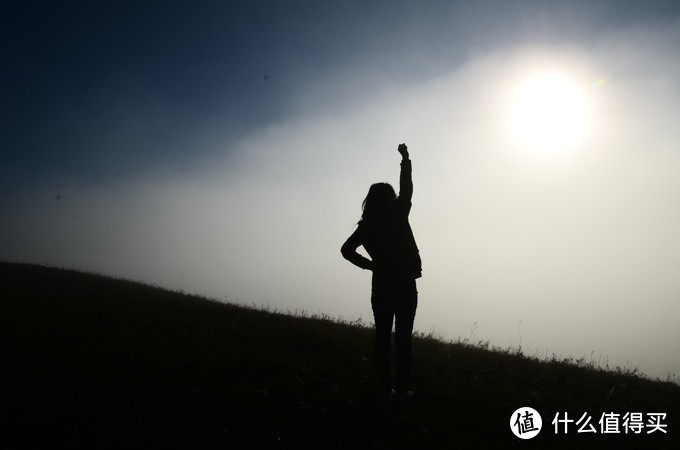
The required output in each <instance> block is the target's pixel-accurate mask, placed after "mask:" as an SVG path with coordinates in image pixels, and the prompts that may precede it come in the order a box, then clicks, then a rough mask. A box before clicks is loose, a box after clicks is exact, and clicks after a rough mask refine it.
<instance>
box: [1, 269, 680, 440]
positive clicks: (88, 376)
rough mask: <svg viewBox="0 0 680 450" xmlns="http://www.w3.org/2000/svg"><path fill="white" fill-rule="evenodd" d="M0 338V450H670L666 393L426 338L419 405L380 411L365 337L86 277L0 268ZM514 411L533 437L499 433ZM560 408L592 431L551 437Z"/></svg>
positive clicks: (635, 381) (417, 384) (679, 433)
mask: <svg viewBox="0 0 680 450" xmlns="http://www.w3.org/2000/svg"><path fill="white" fill-rule="evenodd" d="M0 329H1V330H2V336H3V338H2V354H1V360H0V371H1V374H2V385H1V386H2V391H1V398H0V405H1V406H0V408H1V409H0V412H1V413H2V416H3V417H5V419H3V423H2V427H1V429H0V430H1V431H0V449H15V448H25V449H35V448H46V449H47V448H49V449H55V448H74V449H97V448H119V449H124V448H187V449H218V448H219V449H230V448H281V449H286V448H290V449H297V448H312V447H313V448H418V449H420V448H432V449H450V448H482V449H483V448H654V449H664V448H668V449H671V448H680V387H679V386H678V385H676V384H672V383H668V382H661V381H651V380H647V379H643V378H640V377H637V376H634V375H631V374H626V373H621V371H618V372H617V371H603V370H599V369H594V368H592V367H583V364H581V366H578V365H575V364H569V363H567V362H565V361H558V360H553V361H537V360H535V359H532V358H527V357H525V356H522V355H518V354H513V352H509V351H492V350H488V349H484V348H480V346H476V347H475V346H466V345H462V344H450V343H443V342H440V341H437V340H435V339H432V338H426V337H425V338H419V339H416V341H415V342H414V352H415V360H414V362H415V364H414V366H415V370H416V372H415V374H414V378H415V379H414V389H415V390H416V391H417V397H416V398H415V399H414V400H413V401H411V402H409V403H404V404H400V403H380V402H379V401H377V400H376V399H375V398H374V397H373V395H372V387H373V381H374V380H373V372H372V365H371V361H370V354H371V345H372V334H371V330H370V329H366V328H364V327H362V326H359V325H358V324H354V325H352V324H342V323H337V322H334V321H332V320H329V319H321V318H301V317H291V316H288V315H282V314H274V313H269V312H263V311H256V310H253V309H248V308H242V307H238V306H234V305H225V304H221V303H216V302H211V301H208V300H206V299H201V298H198V297H193V296H189V295H183V294H179V293H174V292H168V291H165V290H161V289H158V288H154V287H150V286H145V285H141V284H137V283H133V282H129V281H121V280H115V279H111V278H105V277H101V276H96V275H90V274H83V273H78V272H72V271H65V270H59V269H53V268H45V267H38V266H29V265H17V264H6V263H0ZM522 406H530V407H532V408H534V409H536V410H537V411H538V412H539V413H540V414H541V416H542V418H543V422H544V423H543V430H542V431H541V432H540V433H539V435H538V436H537V437H535V438H533V439H532V440H520V439H518V438H516V437H515V436H514V435H513V434H512V432H511V430H510V418H511V416H512V413H513V411H515V410H516V409H517V408H519V407H522ZM565 412H566V413H567V414H568V418H569V419H574V420H578V419H579V418H580V417H581V416H582V415H583V414H584V413H587V416H591V421H590V424H592V425H593V427H594V429H596V431H597V432H596V433H578V432H577V431H578V428H579V427H577V426H576V425H575V424H574V423H571V424H570V425H569V429H568V433H567V434H565V433H564V432H563V429H562V428H561V429H560V432H559V433H557V434H556V433H555V431H554V428H553V425H552V424H551V422H552V420H553V418H554V416H555V414H556V413H560V418H564V413H565ZM633 412H639V413H642V414H643V416H642V417H643V420H644V427H643V429H642V432H641V433H640V434H633V433H632V431H631V432H629V433H628V434H626V433H625V430H624V426H623V422H624V420H623V416H624V415H625V414H626V413H633ZM603 413H607V414H609V413H614V414H612V415H610V416H607V417H608V419H607V420H606V421H608V422H609V426H610V429H613V428H614V425H618V426H617V427H616V428H618V430H619V433H607V434H604V433H601V425H600V424H599V423H598V422H599V420H600V418H601V417H602V414H603ZM651 413H666V414H667V416H666V417H665V418H664V419H663V420H662V421H661V423H662V424H663V425H665V430H666V433H662V432H660V431H654V432H652V433H648V431H650V430H651V428H650V427H649V424H648V423H647V422H648V420H649V418H650V417H652V416H650V414H651ZM616 414H619V416H616ZM587 416H586V419H587ZM586 428H588V427H586Z"/></svg>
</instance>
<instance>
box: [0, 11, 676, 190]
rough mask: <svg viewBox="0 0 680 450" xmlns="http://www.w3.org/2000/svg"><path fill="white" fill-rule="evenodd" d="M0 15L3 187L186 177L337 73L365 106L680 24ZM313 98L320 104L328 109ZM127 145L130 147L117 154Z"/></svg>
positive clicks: (290, 110) (411, 14)
mask: <svg viewBox="0 0 680 450" xmlns="http://www.w3.org/2000/svg"><path fill="white" fill-rule="evenodd" d="M3 8H4V10H5V11H4V12H3V18H4V19H3V26H2V41H3V43H4V45H3V54H4V55H5V61H6V62H5V66H4V70H3V72H2V75H1V76H2V79H1V80H0V81H1V82H2V86H3V113H2V114H3V115H2V122H3V133H2V138H1V139H2V142H1V144H2V148H3V159H4V160H5V164H3V166H4V170H3V179H5V180H7V179H8V178H10V179H13V180H14V181H18V178H21V179H24V180H25V179H26V177H28V178H32V177H34V176H43V175H46V176H51V177H53V178H60V177H78V178H81V177H82V178H92V179H100V178H101V177H102V176H104V177H124V176H128V175H129V174H130V173H137V172H140V171H141V172H144V171H145V170H147V169H148V168H149V167H154V166H158V165H166V166H170V167H173V168H182V167H185V166H187V165H189V164H191V163H192V161H195V160H196V159H200V158H202V157H203V156H206V153H211V152H217V151H225V150H224V149H214V148H207V147H208V146H206V145H202V144H201V142H200V138H199V136H203V137H205V136H206V135H207V136H210V135H211V134H213V133H216V132H217V131H216V129H219V133H220V139H225V137H228V138H230V139H237V138H238V137H239V136H241V135H243V134H246V133H248V132H250V131H252V130H253V129H257V128H258V127H262V126H263V125H267V124H270V123H272V122H276V121H277V120H282V119H285V118H286V117H289V116H290V115H291V114H296V113H299V112H300V111H299V110H298V108H297V107H298V106H299V105H298V104H297V99H298V98H299V97H300V96H304V95H305V92H306V91H307V90H308V88H309V85H310V83H311V84H319V83H323V80H324V79H328V78H329V77H332V75H333V74H337V73H346V72H348V71H351V70H355V69H356V68H357V67H362V68H364V69H365V70H369V71H370V72H371V74H372V76H371V77H366V85H365V86H359V87H357V89H359V90H365V92H370V91H371V89H373V88H375V85H376V84H380V83H381V81H388V82H414V81H418V80H427V79H429V78H432V77H435V76H437V75H440V74H442V73H445V72H447V71H450V70H452V69H455V68H456V67H459V66H460V65H461V64H463V63H465V62H466V61H467V60H469V59H470V58H473V57H474V56H475V55H476V54H477V53H482V52H488V51H491V50H493V49H496V48H499V47H508V46H511V45H517V44H528V45H533V46H538V47H541V46H547V45H552V44H559V43H564V42H579V43H587V42H589V41H590V40H592V39H593V37H594V36H595V35H596V33H598V32H601V31H602V30H606V29H608V28H612V27H616V26H625V25H634V24H636V23H644V22H645V21H648V20H655V19H656V20H663V19H667V18H668V16H669V15H673V14H676V13H677V11H678V9H680V7H679V6H678V5H677V3H676V2H621V1H619V2H539V1H507V2H497V1H482V2H450V1H448V2H447V1H436V2H424V3H423V2H386V1H382V2H349V1H348V2H285V3H284V2H271V1H270V2H266V1H265V2H262V1H260V2H258V1H255V2H233V1H232V2H221V1H203V2H199V3H198V4H197V3H196V2H152V1H147V2H78V1H76V2H68V3H67V4H64V3H62V2H30V1H29V2H9V3H6V4H5V6H4V7H3ZM316 89H317V90H319V91H321V92H315V94H316V95H318V96H319V100H318V102H320V103H321V102H326V103H331V99H329V98H324V96H323V95H324V92H323V91H324V90H323V89H322V88H319V87H318V86H317V87H316ZM332 101H336V99H332ZM327 108H328V109H332V108H333V105H332V104H328V105H327ZM122 135H127V136H128V137H129V139H128V140H127V141H126V145H123V144H119V143H116V144H115V145H114V144H113V142H115V141H117V140H118V139H119V138H120V136H122ZM226 144H228V142H225V146H226ZM226 151H229V150H228V149H227V150H226Z"/></svg>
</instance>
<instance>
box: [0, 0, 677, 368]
mask: <svg viewBox="0 0 680 450" xmlns="http://www.w3.org/2000/svg"><path fill="white" fill-rule="evenodd" d="M679 14H680V3H678V2H673V1H646V2H632V1H629V2H624V1H600V2H595V1H587V2H586V1H570V2H557V1H549V2H548V1H477V2H453V1H448V2H447V1H424V2H423V1H421V2H405V1H404V2H392V1H377V2H365V1H356V2H350V1H344V2H340V1H336V2H330V1H328V2H325V1H322V2H318V1H317V2H311V1H310V2H274V1H270V2H257V1H248V2H218V1H202V2H178V1H176V2H126V1H116V2H68V4H67V5H66V4H64V2H30V1H21V2H3V5H2V6H1V7H0V42H1V44H0V45H2V47H1V48H2V54H3V60H4V61H3V69H2V71H0V86H1V87H0V89H2V94H1V97H2V102H1V104H2V107H1V108H0V123H1V125H0V127H1V128H0V158H1V164H0V186H1V187H2V193H1V194H0V208H2V210H3V211H4V212H5V214H4V217H3V220H2V221H1V222H0V260H9V261H26V262H36V263H46V264H53V265H58V266H66V267H74V268H79V269H85V270H93V271H99V272H102V273H107V274H111V275H116V276H125V277H129V278H133V279H138V280H142V281H145V282H149V283H157V284H160V285H163V286H167V287H170V288H174V289H184V290H186V291H189V292H196V293H200V294H205V295H209V296H211V297H215V298H220V299H228V300H230V301H239V302H242V303H247V304H257V305H269V306H270V307H272V308H278V309H281V310H301V309H305V310H307V311H309V312H312V313H314V312H321V313H325V314H330V315H334V316H343V317H346V318H351V319H353V318H356V317H363V318H364V319H365V320H367V321H370V320H371V315H370V306H369V305H370V304H369V302H368V293H369V290H370V277H369V276H368V274H367V273H365V272H362V271H359V270H357V269H355V268H354V267H352V266H350V265H349V263H347V262H346V261H344V260H343V259H342V258H341V256H340V253H339V248H340V245H341V244H342V242H343V241H344V239H345V238H346V237H347V236H348V235H349V234H350V233H351V232H352V230H353V227H354V225H355V224H356V222H357V220H358V219H359V216H360V204H361V200H362V199H363V197H364V196H365V193H366V190H367V189H368V186H369V185H370V184H371V183H373V182H376V181H388V182H392V183H394V184H396V181H397V176H398V155H397V154H396V147H397V144H399V143H401V142H406V143H407V144H409V147H410V149H411V154H412V158H413V161H414V163H413V164H414V182H415V194H414V207H413V210H412V215H411V222H412V225H413V228H414V232H415V234H416V238H417V240H418V243H419V246H420V249H421V254H422V256H423V263H424V276H423V278H422V280H420V281H419V292H420V298H421V302H420V307H419V312H418V317H417V320H416V327H417V328H419V329H421V330H425V331H428V330H430V329H435V330H439V331H441V332H443V333H444V334H445V335H446V336H447V337H449V338H456V337H458V336H463V337H467V336H468V335H469V334H470V330H471V328H475V330H476V331H475V337H478V338H480V339H489V340H490V341H491V342H492V343H493V344H495V345H501V346H508V345H517V344H518V338H519V335H521V339H522V345H523V346H524V347H525V348H527V349H528V350H529V351H535V352H539V351H540V352H541V353H544V352H546V351H547V352H548V353H552V352H555V353H559V354H563V355H569V354H572V355H574V356H576V357H580V356H582V355H590V354H591V352H594V354H595V355H596V357H597V356H598V355H604V356H606V357H607V358H609V360H610V361H611V362H616V364H625V363H626V362H627V361H628V362H630V363H631V364H633V365H640V366H641V369H642V370H643V371H646V372H647V373H652V374H655V375H660V376H664V375H665V374H666V373H667V372H673V371H675V372H676V373H677V372H680V361H678V359H677V354H676V353H677V351H676V349H675V348H673V343H675V342H677V341H678V340H680V335H678V328H677V326H676V324H675V323H674V318H677V317H678V314H680V311H678V306H677V301H676V300H677V298H678V295H680V284H679V283H678V282H677V280H676V274H677V273H678V270H680V259H679V258H678V256H677V255H678V254H680V240H679V239H678V237H677V236H676V235H677V232H676V230H677V229H678V226H680V216H679V215H678V213H677V211H676V210H677V204H678V200H680V199H679V198H678V195H679V194H677V193H678V192H680V181H678V177H677V170H678V169H680V155H678V152H677V142H678V139H680V136H679V135H678V134H679V132H678V130H677V123H678V119H679V118H680V64H678V63H677V62H676V61H677V50H676V49H677V48H680V47H679V46H680V31H678V30H680V26H679V25H680V16H679ZM545 71H549V72H550V71H552V72H551V73H559V74H560V76H564V77H566V78H568V79H569V80H570V82H571V83H573V84H574V85H575V86H577V87H578V91H579V92H580V94H578V95H577V96H578V97H579V98H580V97H581V96H582V97H583V99H584V100H583V104H584V105H585V106H584V107H583V108H584V109H583V111H581V112H577V113H576V114H580V116H582V118H585V117H586V116H587V118H588V120H587V121H588V130H587V133H586V132H584V135H583V136H580V137H579V140H577V139H576V138H575V137H574V139H573V140H572V141H573V142H572V141H569V139H567V137H568V136H567V135H566V134H564V133H566V132H565V131H564V130H562V129H560V128H559V127H558V128H550V130H551V131H552V132H553V133H554V134H555V136H554V137H549V138H550V140H548V141H546V140H545V139H546V138H545V137H542V139H543V140H542V141H538V142H539V143H540V145H539V147H541V150H540V151H537V150H536V148H533V149H529V148H528V147H532V146H533V147H536V142H537V141H536V139H537V136H536V135H533V136H526V135H525V136H523V137H520V138H517V135H518V130H517V129H515V130H510V131H508V129H507V128H508V126H507V124H506V122H508V120H507V117H506V116H508V115H509V114H510V115H512V114H514V115H515V116H516V117H515V119H517V117H520V119H522V120H524V119H525V118H524V116H521V115H518V114H519V113H517V111H516V110H513V109H512V108H511V107H509V106H508V105H509V104H510V103H512V102H511V100H509V99H511V98H515V97H517V95H519V94H518V92H522V90H521V89H522V88H521V87H522V86H524V85H525V84H526V82H527V80H531V79H532V77H533V76H534V75H535V74H536V73H543V72H545ZM513 96H515V97H513ZM519 98H523V99H524V100H522V102H521V103H522V104H531V103H532V102H534V101H536V98H534V97H528V99H527V98H526V97H519ZM556 98H557V99H560V98H561V97H559V96H558V97H556ZM539 100H540V99H539ZM552 103H556V101H553V102H552ZM567 104H568V103H567ZM566 109H568V108H567V107H566V106H565V107H562V110H566ZM508 111H510V112H508ZM512 111H515V112H512ZM531 117H532V118H531V119H530V120H531V121H533V122H531V121H530V122H529V130H531V129H532V128H534V129H536V130H539V129H541V128H546V127H549V126H548V125H546V124H545V123H544V122H542V118H541V117H540V116H531ZM560 117H561V119H560V120H559V123H558V125H559V124H561V123H564V124H566V125H569V123H570V121H572V120H573V117H572V118H570V117H569V116H560ZM584 120H585V119H584ZM511 122H512V121H511ZM512 123H515V122H512ZM539 123H540V125H539ZM550 126H554V124H553V125H550ZM522 130H524V131H522V133H525V134H526V133H527V131H526V130H525V129H524V128H522ZM529 134H531V132H529ZM515 138H517V140H513V139H515ZM530 142H531V143H532V144H531V145H529V143H530ZM565 142H569V145H567V144H566V143H565ZM558 147H560V148H562V147H564V148H562V150H561V151H556V149H557V148H558ZM542 150H547V151H542ZM475 323H476V324H477V325H476V326H475V327H473V324H475ZM575 330H578V332H576V331H575ZM631 330H637V331H635V332H631Z"/></svg>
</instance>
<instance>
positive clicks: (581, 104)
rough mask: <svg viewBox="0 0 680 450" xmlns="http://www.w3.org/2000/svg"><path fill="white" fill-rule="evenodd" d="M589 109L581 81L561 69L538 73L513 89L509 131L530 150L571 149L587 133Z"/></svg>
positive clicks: (519, 142)
mask: <svg viewBox="0 0 680 450" xmlns="http://www.w3.org/2000/svg"><path fill="white" fill-rule="evenodd" d="M589 109H590V108H589V105H588V101H587V96H586V91H585V90H584V89H583V88H582V87H580V86H579V84H578V83H577V82H575V81H574V80H572V79H570V78H569V77H568V76H566V75H563V74H560V73H555V72H542V73H535V74H533V75H531V76H527V77H525V78H523V79H522V80H521V81H519V83H518V84H517V85H516V87H515V88H514V89H513V92H512V93H511V96H510V103H509V111H508V128H509V132H510V135H511V137H512V139H513V141H514V143H515V144H516V145H519V146H520V147H522V148H524V149H527V150H532V151H538V152H550V153H552V152H555V151H563V150H567V149H570V148H573V147H574V146H575V145H576V144H578V143H579V142H580V141H581V140H582V139H583V137H584V136H585V134H586V131H587V129H588V125H589V115H590V111H589Z"/></svg>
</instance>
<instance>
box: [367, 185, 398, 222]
mask: <svg viewBox="0 0 680 450" xmlns="http://www.w3.org/2000/svg"><path fill="white" fill-rule="evenodd" d="M396 198H397V194H396V193H395V192H394V188H393V187H392V186H391V185H390V184H389V183H375V184H373V185H371V187H370V188H369V190H368V194H367V195H366V198H365V199H364V202H363V203H362V205H361V207H362V209H363V210H364V213H363V215H362V216H361V217H362V218H363V219H365V218H367V217H370V216H372V215H374V214H376V213H380V212H381V211H384V210H385V208H386V207H387V206H388V205H389V204H390V203H392V202H393V201H394V200H395V199H396Z"/></svg>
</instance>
